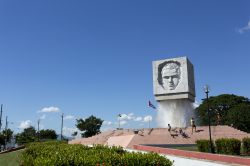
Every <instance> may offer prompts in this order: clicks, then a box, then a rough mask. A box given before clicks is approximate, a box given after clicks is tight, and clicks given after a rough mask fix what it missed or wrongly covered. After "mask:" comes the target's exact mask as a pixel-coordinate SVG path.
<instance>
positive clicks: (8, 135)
mask: <svg viewBox="0 0 250 166" xmlns="http://www.w3.org/2000/svg"><path fill="white" fill-rule="evenodd" d="M2 133H3V135H4V138H5V139H6V141H7V142H10V139H11V138H12V136H13V131H12V130H11V129H5V130H3V131H2Z"/></svg>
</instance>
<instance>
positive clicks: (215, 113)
mask: <svg viewBox="0 0 250 166" xmlns="http://www.w3.org/2000/svg"><path fill="white" fill-rule="evenodd" d="M208 100H209V108H210V120H211V125H217V124H218V123H219V124H220V125H231V124H233V125H234V126H235V125H236V126H235V127H237V128H238V127H239V128H238V129H239V130H242V131H247V132H249V130H250V128H249V127H248V130H247V129H246V127H243V126H244V125H242V124H243V123H244V124H246V123H248V124H249V119H247V118H249V114H250V111H247V108H248V106H250V101H249V99H248V98H246V97H242V96H237V95H233V94H222V95H219V96H211V97H209V99H208ZM237 112H238V113H239V114H240V112H244V113H246V114H248V115H247V116H246V117H244V118H243V116H242V114H241V116H240V117H238V119H237V117H233V116H234V115H235V114H236V113H237ZM196 113H197V114H198V117H199V122H200V125H208V113H207V101H206V99H204V100H203V102H202V104H201V105H200V106H199V107H197V108H196ZM244 116H245V115H244ZM236 119H237V120H240V121H239V122H240V123H241V125H239V124H238V123H237V124H236V122H237V120H236Z"/></svg>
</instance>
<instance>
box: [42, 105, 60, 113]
mask: <svg viewBox="0 0 250 166" xmlns="http://www.w3.org/2000/svg"><path fill="white" fill-rule="evenodd" d="M40 112H60V109H59V108H58V107H53V106H52V107H44V108H43V109H41V110H40V111H38V113H40Z"/></svg>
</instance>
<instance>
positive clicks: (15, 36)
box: [0, 0, 250, 135]
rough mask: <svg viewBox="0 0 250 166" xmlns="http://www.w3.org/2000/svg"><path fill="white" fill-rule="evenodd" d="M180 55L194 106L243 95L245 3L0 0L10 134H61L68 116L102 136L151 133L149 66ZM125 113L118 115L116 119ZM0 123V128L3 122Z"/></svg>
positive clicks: (248, 15)
mask: <svg viewBox="0 0 250 166" xmlns="http://www.w3.org/2000/svg"><path fill="white" fill-rule="evenodd" d="M179 56H187V57H188V58H189V59H190V61H191V62H192V63H193V65H194V68H195V83H196V100H197V102H199V103H200V102H201V99H202V98H203V97H204V92H203V89H202V87H203V86H204V85H205V84H209V85H210V87H211V93H210V94H211V95H214V96H215V95H219V94H222V93H229V94H236V95H241V96H245V97H248V98H249V97H250V88H249V85H250V79H249V71H250V65H249V62H250V2H249V1H245V0H237V1H236V0H234V1H233V0H231V1H228V0H221V1H216V0H210V1H200V0H190V1H184V0H182V1H180V0H175V1H172V0H159V1H148V0H138V1H134V0H133V1H132V0H129V1H117V0H112V1H111V0H105V1H96V0H92V1H81V0H76V1H64V0H54V1H51V0H40V1H38V0H37V1H34V0H26V1H17V0H8V1H7V0H5V1H3V0H0V61H1V63H0V76H1V81H0V103H2V104H3V111H4V112H3V119H5V116H8V119H9V121H10V122H11V123H9V127H10V128H12V129H13V130H15V132H19V131H22V128H23V127H25V126H27V125H33V126H35V127H37V120H38V119H39V118H41V126H42V127H43V128H44V129H47V128H48V129H54V130H56V131H57V133H60V115H61V114H62V113H64V115H65V117H66V116H67V119H65V121H64V127H65V131H64V132H65V134H68V135H69V134H70V133H71V132H72V131H73V130H74V128H75V119H76V118H86V117H88V116H90V115H91V114H93V115H95V116H97V117H100V118H101V119H103V120H105V125H104V126H103V130H105V129H108V128H116V127H117V115H118V114H119V113H121V114H124V118H123V122H122V124H123V126H122V127H124V128H141V127H148V123H147V120H148V119H150V117H149V116H152V118H153V119H152V123H151V126H153V127H155V126H156V123H155V120H154V118H155V116H156V112H155V111H153V110H152V109H150V108H148V105H147V102H148V100H151V101H152V102H153V103H156V102H155V101H154V96H153V85H152V61H154V60H158V59H165V58H171V57H179ZM125 114H126V116H125ZM4 123H5V122H4Z"/></svg>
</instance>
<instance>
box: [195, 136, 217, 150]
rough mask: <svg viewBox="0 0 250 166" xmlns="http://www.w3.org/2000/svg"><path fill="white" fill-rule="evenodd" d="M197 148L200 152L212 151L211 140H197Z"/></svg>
mask: <svg viewBox="0 0 250 166" xmlns="http://www.w3.org/2000/svg"><path fill="white" fill-rule="evenodd" d="M196 144H197V148H198V150H199V151H200V152H210V141H209V140H205V139H201V140H197V141H196ZM212 151H214V143H213V141H212Z"/></svg>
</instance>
